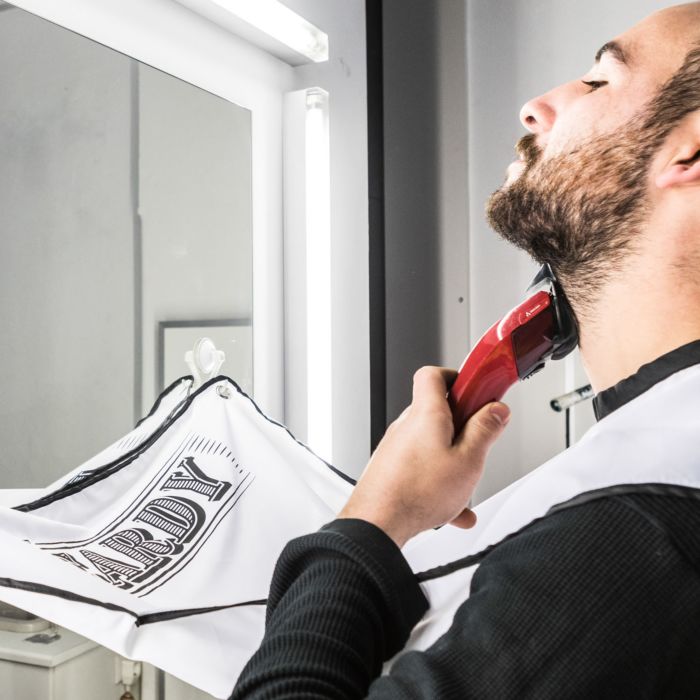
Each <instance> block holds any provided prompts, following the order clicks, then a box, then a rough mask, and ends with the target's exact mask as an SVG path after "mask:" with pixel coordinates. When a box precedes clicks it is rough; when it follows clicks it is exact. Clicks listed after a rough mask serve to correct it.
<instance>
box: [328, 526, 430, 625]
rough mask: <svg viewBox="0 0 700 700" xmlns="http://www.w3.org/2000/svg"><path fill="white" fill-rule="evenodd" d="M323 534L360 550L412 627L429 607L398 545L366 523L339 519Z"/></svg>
mask: <svg viewBox="0 0 700 700" xmlns="http://www.w3.org/2000/svg"><path fill="white" fill-rule="evenodd" d="M321 531H327V532H328V531H330V532H335V533H338V534H339V535H342V536H343V537H345V538H347V539H349V540H351V541H352V542H353V543H354V544H355V545H357V546H359V547H361V548H362V549H363V550H364V552H365V553H366V554H367V555H369V556H370V557H371V559H372V561H373V562H374V563H375V564H376V570H377V572H381V580H382V581H383V582H386V584H387V585H388V586H390V587H391V589H392V590H391V594H392V595H391V607H392V608H393V610H394V611H395V614H398V616H399V617H400V618H402V622H403V623H404V624H407V625H408V626H409V627H410V628H412V627H413V626H414V625H415V624H416V623H417V622H418V620H420V618H421V617H423V615H424V614H425V612H426V611H427V610H428V608H429V607H430V605H429V603H428V600H427V598H426V597H425V595H424V594H423V591H422V590H421V588H420V585H419V583H418V581H417V580H416V576H415V574H414V573H413V571H412V570H411V567H410V566H409V564H408V562H407V561H406V559H405V557H404V556H403V554H402V553H401V550H400V549H399V547H398V545H397V544H396V542H394V540H392V539H391V537H389V535H387V534H386V533H385V532H384V530H382V529H381V528H379V527H377V526H376V525H373V524H372V523H370V522H367V521H366V520H360V519H358V518H339V519H337V520H333V521H332V522H330V523H328V524H326V525H324V526H323V527H322V528H321Z"/></svg>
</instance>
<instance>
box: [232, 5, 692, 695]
mask: <svg viewBox="0 0 700 700" xmlns="http://www.w3.org/2000/svg"><path fill="white" fill-rule="evenodd" d="M699 42H700V3H692V4H689V5H683V6H678V7H675V8H669V9H667V10H664V11H662V12H659V13H656V14H654V15H652V16H651V17H649V18H647V19H646V20H644V21H643V22H641V23H640V24H638V25H637V26H635V27H634V28H632V29H631V30H630V31H628V32H626V33H625V34H623V35H621V36H620V37H618V38H617V39H616V40H615V41H611V42H609V43H607V44H606V45H605V46H603V47H602V48H601V49H600V51H599V52H598V54H597V56H596V59H595V64H594V66H593V68H592V69H591V71H590V72H589V73H588V74H587V75H586V76H584V77H583V79H582V80H574V81H572V82H569V83H566V84H564V85H561V86H559V87H557V88H556V89H554V90H552V91H551V92H548V93H547V94H545V95H543V96H541V97H538V98H536V99H534V100H532V101H531V102H528V103H527V104H526V105H525V106H524V108H523V110H522V113H521V120H522V122H523V124H524V126H525V127H526V128H527V129H528V130H529V131H530V134H529V135H528V136H526V137H525V138H523V139H522V140H521V142H520V143H519V144H518V150H519V152H520V156H521V157H520V160H518V161H517V162H516V163H513V164H512V165H511V166H510V167H509V170H508V178H507V180H506V183H505V184H504V185H503V187H502V188H501V189H500V190H499V191H497V192H496V193H495V194H494V195H493V196H492V198H491V200H490V201H489V204H488V216H489V219H490V221H491V223H492V225H493V227H494V228H495V229H496V230H497V231H498V232H499V233H500V234H501V235H503V236H504V237H505V238H506V239H507V240H509V241H511V242H513V243H514V244H515V245H517V246H519V247H521V248H523V249H524V250H525V251H527V252H528V253H529V254H531V255H532V256H533V257H534V258H535V259H536V260H538V261H540V262H542V263H549V264H550V265H551V267H552V268H553V270H554V271H555V273H556V274H557V276H558V278H559V281H560V283H561V285H562V287H563V289H564V291H565V292H566V294H567V297H568V299H569V301H570V303H571V305H572V307H573V310H574V312H575V314H576V317H577V321H578V325H579V334H580V348H581V355H582V359H583V362H584V366H585V368H586V371H587V373H588V375H589V378H590V380H591V383H592V385H593V387H594V389H595V390H596V392H597V396H596V399H595V408H596V415H597V417H598V419H599V422H598V424H597V425H596V426H595V427H594V428H593V429H591V431H590V432H589V434H588V435H586V436H585V438H584V439H583V440H582V441H581V442H580V443H579V444H577V445H576V447H575V448H573V449H571V450H567V451H566V452H565V453H562V455H559V456H558V457H556V458H555V459H554V460H552V462H550V463H548V464H547V465H544V466H543V467H542V468H540V470H537V471H536V472H535V473H533V474H532V475H529V476H528V477H526V478H525V479H524V480H522V483H520V482H518V483H517V484H515V485H514V486H512V487H510V488H509V489H507V492H506V493H504V494H498V495H497V496H495V497H494V498H493V499H490V501H489V502H487V503H486V504H484V509H483V510H481V511H480V512H479V522H478V523H476V518H475V515H474V513H473V512H472V511H471V510H469V509H465V507H464V506H465V503H467V502H468V500H469V498H470V496H471V494H472V492H473V490H474V486H475V484H476V483H477V481H478V479H479V476H480V475H481V472H482V469H483V464H484V460H485V457H486V455H487V453H488V450H489V448H490V446H491V445H492V444H493V442H494V441H495V440H496V439H497V438H498V436H499V434H500V433H501V431H502V430H503V428H504V425H505V424H506V423H507V420H508V409H507V407H506V406H505V405H503V404H501V403H493V404H490V405H488V406H486V407H484V408H483V409H482V410H481V411H479V412H478V413H476V414H475V415H474V417H473V418H472V419H471V420H470V421H469V422H468V423H467V425H466V426H465V428H464V429H463V430H462V431H461V432H460V433H459V434H458V435H454V434H453V428H452V419H451V415H450V411H449V407H448V404H447V401H446V399H445V395H446V391H447V387H448V386H449V383H450V381H451V380H453V379H454V376H455V374H454V372H451V371H449V370H445V369H439V368H423V369H422V370H419V372H418V373H417V374H416V376H415V378H414V394H413V402H412V404H411V406H410V407H409V408H408V409H407V410H406V411H405V412H404V413H403V414H402V415H401V416H400V418H399V419H398V420H397V421H396V422H395V423H394V424H392V425H391V426H390V428H389V430H388V431H387V433H386V435H385V437H384V439H383V440H382V442H381V443H380V445H379V447H378V448H377V450H376V452H375V453H374V455H373V457H372V459H371V461H370V463H369V465H368V466H367V469H366V470H365V472H364V474H363V476H362V478H361V479H360V481H359V483H358V485H357V487H356V489H355V491H354V492H353V494H352V496H351V498H350V500H349V501H348V503H347V505H346V507H345V508H344V509H343V511H342V512H341V513H340V515H339V516H338V519H337V520H335V521H334V522H332V523H330V524H328V525H326V526H324V528H322V529H321V531H319V532H317V533H315V534H312V535H308V536H306V537H303V538H299V539H297V540H294V541H292V542H291V543H290V544H289V545H288V546H287V548H286V549H285V551H284V552H283V554H282V556H281V557H280V560H279V562H278V565H277V569H276V572H275V575H274V578H273V582H272V588H271V592H270V600H269V605H268V617H267V629H266V634H265V638H264V640H263V643H262V645H261V647H260V649H259V650H258V652H257V653H256V654H255V655H254V657H253V658H252V659H251V661H250V662H249V664H248V666H247V667H246V669H245V670H244V672H243V674H242V676H241V678H240V680H239V684H238V686H237V687H236V690H235V691H234V694H233V696H232V697H233V698H237V699H238V698H297V697H299V698H302V697H303V698H312V697H313V698H360V697H366V696H367V697H370V698H419V697H420V698H440V699H442V700H445V699H448V698H499V699H500V698H519V699H520V698H526V697H532V698H537V699H538V700H539V699H541V698H555V697H556V698H562V697H566V698H573V697H581V698H607V697H624V698H628V697H629V698H652V697H653V698H657V697H664V698H665V697H674V698H690V697H696V696H697V695H698V692H699V691H698V688H700V663H698V660H700V573H699V572H700V458H699V457H697V455H698V453H699V450H698V447H700V410H699V409H700V206H698V204H699V203H700V43H699ZM491 502H493V504H492V505H489V504H490V503H491ZM477 510H478V509H477ZM447 522H452V523H453V524H456V525H459V526H461V527H463V528H472V527H473V530H470V532H473V531H478V530H479V528H481V530H480V532H481V535H480V538H479V542H480V543H481V548H479V547H476V546H475V547H473V548H472V549H468V548H467V547H466V544H465V549H464V553H465V554H466V555H467V556H465V557H464V558H463V560H462V562H461V564H460V565H459V566H456V567H453V568H452V569H450V571H448V572H447V573H449V574H450V576H447V577H445V578H444V581H445V582H446V583H445V584H444V586H445V587H444V588H443V589H441V590H437V589H436V590H435V591H433V594H432V595H431V596H430V606H429V603H428V600H427V599H426V597H425V594H424V590H426V589H425V588H423V589H422V588H421V585H423V586H425V585H427V584H426V582H427V581H428V580H429V579H430V576H423V577H422V578H420V579H419V578H418V577H416V575H414V574H413V572H412V570H411V568H410V567H409V565H408V563H407V561H406V558H405V557H404V555H403V554H402V552H401V548H402V547H404V545H405V544H406V543H407V542H408V541H409V540H411V539H412V538H413V537H414V536H416V535H418V534H419V533H423V532H424V531H428V534H429V535H430V534H431V533H430V532H429V531H430V530H431V528H435V527H437V526H439V525H442V524H444V523H447ZM475 523H476V525H475ZM448 531H451V532H457V533H459V531H457V530H453V529H451V528H442V529H441V530H440V531H439V532H440V533H446V532H448ZM448 537H449V535H443V534H440V536H439V538H438V539H435V540H434V541H436V542H441V541H445V542H447V541H448ZM440 538H444V540H442V539H440ZM426 541H427V540H426ZM450 541H451V542H456V541H457V540H455V539H454V538H453V539H452V540H450ZM464 542H465V543H466V542H468V541H467V540H464ZM484 545H488V546H484ZM450 546H451V545H450ZM470 546H471V545H470ZM407 549H408V548H407ZM458 549H459V548H458V547H457V548H456V549H455V551H458ZM407 556H408V555H407ZM460 567H461V569H462V571H461V572H460V571H458V570H459V569H460ZM467 570H468V571H469V574H468V576H469V578H462V579H460V578H459V576H461V575H463V574H464V572H465V571H467ZM455 572H457V573H455ZM445 573H446V572H442V573H439V574H434V575H433V576H434V577H437V576H444V574H445ZM419 580H420V581H421V582H423V583H420V582H419ZM448 580H452V583H447V581H448ZM449 586H451V588H449ZM448 588H449V590H448ZM428 592H429V593H430V591H428ZM429 607H430V612H429V613H428V615H427V616H426V618H425V619H424V620H423V621H422V622H421V624H420V625H417V623H418V622H419V621H420V620H421V618H422V617H423V616H424V614H425V613H426V611H427V610H428V608H429ZM446 611H447V612H449V620H448V622H447V623H446V624H445V626H444V628H440V625H439V624H438V622H439V620H437V618H439V617H440V615H443V617H444V614H445V612H446ZM416 625H417V626H416ZM431 626H432V627H436V628H437V629H438V631H439V634H436V635H433V641H432V643H430V644H423V645H422V646H421V645H420V644H419V643H416V640H417V639H418V638H420V636H421V634H422V632H423V631H424V630H428V629H430V628H431ZM414 627H415V629H414ZM409 636H410V637H411V641H410V642H409V644H412V645H413V647H412V648H415V649H420V650H417V651H412V652H409V653H405V654H404V655H402V656H401V657H400V658H399V659H398V660H397V661H396V662H395V663H394V664H393V666H392V668H391V671H390V672H389V673H388V674H387V675H384V676H381V677H379V678H378V676H379V674H380V673H381V670H382V664H383V663H384V662H385V661H387V660H388V659H390V658H391V657H392V656H393V655H395V654H396V653H397V652H399V651H400V650H401V649H402V647H404V645H405V644H406V642H407V640H409ZM428 636H429V635H428Z"/></svg>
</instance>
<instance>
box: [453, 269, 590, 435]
mask: <svg viewBox="0 0 700 700" xmlns="http://www.w3.org/2000/svg"><path fill="white" fill-rule="evenodd" d="M529 290H530V291H531V295H530V296H529V297H528V298H527V299H526V300H525V301H524V302H523V303H521V304H520V305H519V306H516V307H515V308H514V309H512V310H511V311H510V312H509V313H507V314H506V315H505V316H504V317H503V318H502V319H501V320H500V321H499V322H498V323H495V324H494V325H493V326H491V328H489V330H488V331H486V333H484V335H483V336H482V337H481V339H480V340H479V342H478V343H477V344H476V345H475V346H474V348H473V349H472V351H471V352H470V353H469V355H467V357H466V359H465V360H464V362H463V363H462V366H461V367H460V370H459V374H458V375H457V379H456V380H455V382H454V384H453V385H452V387H451V388H450V391H449V393H448V402H449V404H450V408H451V409H452V415H453V418H454V425H455V435H456V434H457V433H458V432H459V431H460V430H461V429H462V427H463V426H464V424H465V423H466V422H467V420H468V419H469V418H470V417H471V416H472V415H473V414H474V413H476V411H478V410H479V409H480V408H481V407H482V406H484V405H485V404H487V403H490V402H491V401H500V399H502V398H503V395H504V394H505V393H506V391H507V390H508V389H509V388H510V387H511V386H512V385H513V384H515V383H516V382H517V381H518V380H519V379H527V378H528V377H531V376H532V375H533V374H535V373H536V372H539V370H541V369H543V368H544V366H545V363H546V361H547V360H548V359H549V358H553V359H561V358H562V357H565V356H566V355H568V354H569V353H570V352H571V351H572V350H573V349H574V348H575V347H576V345H577V344H578V333H577V330H576V320H575V317H574V314H573V311H572V310H571V307H570V306H569V304H568V302H567V300H566V297H565V296H564V294H563V292H562V291H561V288H560V287H559V285H558V283H557V281H556V278H555V277H554V274H553V273H552V270H551V269H550V267H549V265H545V266H543V268H542V269H541V270H540V272H539V274H538V275H537V277H536V278H535V280H534V281H533V283H532V285H531V286H530V288H529Z"/></svg>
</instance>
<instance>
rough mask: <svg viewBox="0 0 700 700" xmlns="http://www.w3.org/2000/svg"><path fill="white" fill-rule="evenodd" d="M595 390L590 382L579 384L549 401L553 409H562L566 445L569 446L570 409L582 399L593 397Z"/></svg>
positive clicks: (558, 410) (557, 410)
mask: <svg viewBox="0 0 700 700" xmlns="http://www.w3.org/2000/svg"><path fill="white" fill-rule="evenodd" d="M594 395H595V392H594V391H593V387H592V386H591V385H590V384H586V385H585V386H581V387H579V388H578V389H574V390H573V391H569V392H567V393H566V394H562V395H561V396H557V397H556V398H554V399H552V400H551V401H550V402H549V405H550V406H551V407H552V410H553V411H556V412H557V413H560V412H561V411H564V414H565V421H566V446H567V447H570V446H571V409H572V408H573V407H574V406H576V405H577V404H579V403H582V402H583V401H587V400H588V399H590V398H593V396H594Z"/></svg>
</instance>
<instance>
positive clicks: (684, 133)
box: [656, 112, 700, 189]
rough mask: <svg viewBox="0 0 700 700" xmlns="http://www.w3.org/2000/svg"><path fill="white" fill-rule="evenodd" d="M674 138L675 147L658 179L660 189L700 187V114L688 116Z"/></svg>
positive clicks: (657, 184)
mask: <svg viewBox="0 0 700 700" xmlns="http://www.w3.org/2000/svg"><path fill="white" fill-rule="evenodd" d="M674 137H675V138H673V137H672V142H671V143H674V142H675V145H674V146H673V147H672V148H673V150H672V151H671V152H670V158H667V160H666V165H665V167H664V168H663V169H662V171H661V172H660V173H659V174H658V175H657V177H656V186H657V187H658V188H659V189H668V188H671V187H681V186H683V185H700V112H694V113H693V114H690V115H688V117H686V118H685V119H684V120H683V122H682V123H681V124H680V125H679V126H678V131H677V133H676V134H674Z"/></svg>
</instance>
